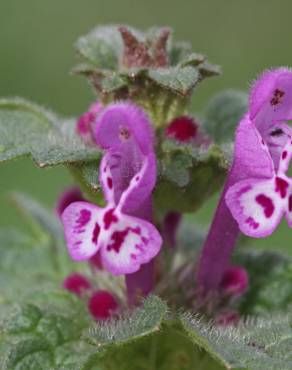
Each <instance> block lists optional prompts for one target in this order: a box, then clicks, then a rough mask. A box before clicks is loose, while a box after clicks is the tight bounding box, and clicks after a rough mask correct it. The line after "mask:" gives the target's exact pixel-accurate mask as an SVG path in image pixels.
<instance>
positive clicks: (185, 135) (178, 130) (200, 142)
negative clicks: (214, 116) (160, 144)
mask: <svg viewBox="0 0 292 370" xmlns="http://www.w3.org/2000/svg"><path fill="white" fill-rule="evenodd" d="M165 135H166V137H168V138H171V139H174V140H177V141H178V142H180V143H190V142H193V143H194V144H195V145H197V146H209V145H210V144H211V139H210V138H209V137H208V136H207V135H206V134H204V133H202V132H201V130H200V127H199V124H198V122H197V121H196V120H195V119H194V118H192V117H188V116H181V117H177V118H175V119H174V120H173V121H171V122H170V124H169V125H168V127H167V128H166V130H165Z"/></svg>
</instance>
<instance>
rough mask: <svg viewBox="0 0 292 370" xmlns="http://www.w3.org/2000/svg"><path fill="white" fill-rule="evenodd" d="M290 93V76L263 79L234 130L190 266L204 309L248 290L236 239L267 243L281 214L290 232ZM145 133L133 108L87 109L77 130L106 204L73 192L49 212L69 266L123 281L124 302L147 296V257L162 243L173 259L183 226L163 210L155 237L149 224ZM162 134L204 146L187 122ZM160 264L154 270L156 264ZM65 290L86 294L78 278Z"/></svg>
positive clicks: (143, 120) (151, 181) (150, 171)
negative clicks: (92, 149)
mask: <svg viewBox="0 0 292 370" xmlns="http://www.w3.org/2000/svg"><path fill="white" fill-rule="evenodd" d="M291 94H292V72H291V71H290V70H288V69H285V68H281V69H278V70H273V71H268V72H266V73H264V74H263V76H261V77H260V78H259V80H257V81H256V82H255V84H254V85H253V87H252V90H251V94H250V101H249V108H248V111H247V112H246V114H245V115H244V117H243V118H242V119H241V121H240V122H239V125H238V128H237V131H236V137H235V147H234V158H233V163H232V166H231V168H230V171H229V174H228V177H227V180H226V183H225V188H224V191H223V194H222V196H221V199H220V201H219V205H218V208H217V211H216V213H215V216H214V220H213V223H212V225H211V227H210V231H209V234H208V236H207V239H206V242H205V244H204V246H203V248H202V252H201V255H200V258H199V261H198V262H197V265H196V273H197V280H196V281H195V280H193V285H194V286H195V285H196V289H194V291H196V292H199V293H195V294H197V297H196V298H197V300H198V302H200V301H201V302H204V299H203V300H200V295H201V296H202V297H204V296H205V297H209V298H207V300H209V302H210V297H217V298H215V299H217V301H218V292H219V294H221V296H222V297H223V298H222V299H221V300H220V299H219V301H218V302H219V304H217V303H215V305H216V304H217V306H218V307H219V306H220V305H221V302H222V300H223V299H227V300H229V299H231V300H234V299H235V298H236V297H239V296H241V295H242V294H243V293H244V292H245V291H246V290H247V289H248V283H249V282H248V280H249V279H248V275H247V272H246V270H245V269H244V268H243V267H241V266H234V265H232V264H231V262H230V256H231V253H232V251H233V248H234V246H235V243H236V240H237V237H238V234H239V232H240V231H241V232H243V233H244V234H246V235H248V236H251V237H264V236H267V235H270V234H271V233H272V232H273V231H274V230H275V228H276V227H277V225H278V223H279V222H280V220H281V218H282V216H283V215H284V214H285V216H286V218H287V221H288V224H289V225H290V226H291V225H292V191H291V189H292V180H291V179H290V178H289V177H288V176H287V170H288V167H289V163H290V159H291V156H292V130H291V129H290V127H289V125H288V124H287V123H286V121H288V120H290V119H291V118H292V104H290V96H291ZM153 127H154V125H153V124H152V123H151V122H150V120H149V118H148V116H147V115H146V113H145V112H144V111H143V110H142V109H141V108H140V107H138V106H137V105H134V104H133V103H130V102H127V101H125V102H117V103H111V104H109V105H107V106H104V107H102V106H101V104H99V103H98V102H97V103H95V104H94V105H93V106H91V107H90V109H89V112H87V113H85V114H84V115H82V116H81V117H80V119H79V120H78V122H77V128H76V130H77V132H78V133H79V134H80V135H81V136H82V138H83V139H84V141H85V142H86V143H89V144H91V145H92V144H93V143H94V145H97V146H99V147H100V148H102V150H103V156H102V160H101V162H100V168H99V181H100V184H101V187H102V190H103V194H104V199H105V202H106V204H105V206H104V207H103V208H102V207H100V206H98V205H97V204H92V203H89V202H87V201H86V200H85V199H84V198H83V195H82V194H81V192H80V191H79V190H78V189H76V188H74V189H71V190H70V191H69V192H67V193H66V194H65V195H64V196H62V197H61V199H60V201H59V204H58V207H57V212H58V214H59V215H61V216H60V217H61V219H62V222H63V225H64V231H65V238H66V242H67V246H68V251H69V254H70V256H71V258H72V259H73V260H74V261H85V260H86V261H89V262H90V263H91V264H93V265H95V266H96V267H97V268H104V269H105V270H107V271H108V272H110V273H111V274H113V275H124V276H125V279H126V286H127V290H128V302H129V303H130V304H133V303H136V302H137V297H138V296H139V295H146V294H148V293H149V292H150V291H151V290H152V289H153V288H154V280H155V271H156V273H157V266H156V268H155V263H154V259H155V257H156V256H158V254H159V252H160V249H161V246H162V242H164V244H165V245H166V246H169V247H171V248H170V249H171V250H172V251H174V247H175V246H176V244H177V241H176V231H177V229H178V226H179V224H180V222H181V214H180V213H178V212H177V211H175V210H173V211H170V210H169V212H165V213H164V214H163V217H162V219H161V220H160V221H161V223H160V226H159V231H158V229H157V228H156V226H154V221H153V215H152V193H153V190H154V187H155V184H156V178H157V163H156V162H157V161H156V153H155V148H154V145H155V136H154V131H153ZM164 135H165V138H166V139H170V140H175V141H176V142H178V143H179V145H186V144H187V145H195V146H199V147H207V148H208V147H209V146H210V145H211V144H212V142H211V140H210V139H209V138H208V137H207V136H206V135H205V134H203V133H202V132H201V130H200V128H199V125H198V123H197V122H196V121H195V120H194V119H192V118H191V117H188V116H181V117H177V118H175V119H173V120H172V121H171V122H170V123H169V124H168V125H167V126H166V129H165V131H164ZM160 233H161V234H160ZM156 264H157V263H156ZM159 265H160V269H158V270H159V271H162V270H163V269H161V261H160V263H159ZM73 280H74V279H73ZM73 280H72V281H73ZM77 280H78V279H77ZM74 281H75V280H74ZM66 284H67V285H66V288H67V289H69V290H73V291H75V293H76V294H78V295H81V294H82V291H83V290H84V289H89V286H88V284H87V282H86V281H83V280H82V279H81V280H80V278H79V280H78V284H77V285H78V287H76V286H75V285H76V284H75V283H74V284H75V285H74V284H73V285H74V287H73V288H72V287H71V285H70V284H69V283H66ZM210 292H211V293H212V292H216V294H215V295H212V294H211V295H210V294H209V293H210ZM100 297H104V295H101V296H100ZM202 297H201V298H202ZM230 297H231V298H230ZM96 300H97V298H95V299H93V301H94V302H95V301H96ZM105 302H109V300H108V299H107V298H106V299H105ZM205 302H206V300H205ZM214 302H215V301H214ZM214 302H213V303H214ZM203 304H204V303H203ZM89 306H90V305H89ZM91 306H92V305H91ZM91 306H90V307H91ZM113 306H114V304H113ZM218 312H219V316H218V317H217V319H218V322H219V323H222V322H223V323H225V322H229V321H232V320H235V318H236V317H237V313H236V311H232V310H231V311H230V310H228V309H227V311H226V312H225V311H224V310H223V311H220V309H219V311H218ZM231 313H232V314H231ZM221 314H222V315H221ZM220 315H221V316H220ZM235 321H236V320H235Z"/></svg>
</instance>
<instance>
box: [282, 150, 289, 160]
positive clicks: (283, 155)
mask: <svg viewBox="0 0 292 370" xmlns="http://www.w3.org/2000/svg"><path fill="white" fill-rule="evenodd" d="M287 154H288V153H287V151H286V150H284V152H283V153H282V159H286V158H287Z"/></svg>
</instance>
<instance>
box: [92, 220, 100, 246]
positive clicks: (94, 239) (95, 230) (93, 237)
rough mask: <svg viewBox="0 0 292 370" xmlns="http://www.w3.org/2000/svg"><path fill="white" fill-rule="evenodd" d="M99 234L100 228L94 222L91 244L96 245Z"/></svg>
mask: <svg viewBox="0 0 292 370" xmlns="http://www.w3.org/2000/svg"><path fill="white" fill-rule="evenodd" d="M99 233H100V226H99V224H98V223H97V222H96V223H95V226H94V230H93V234H92V243H94V244H97V239H98V236H99Z"/></svg>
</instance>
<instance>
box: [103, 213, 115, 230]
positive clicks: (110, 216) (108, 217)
mask: <svg viewBox="0 0 292 370" xmlns="http://www.w3.org/2000/svg"><path fill="white" fill-rule="evenodd" d="M114 211H115V209H114V208H112V209H109V210H108V211H107V212H106V213H105V215H104V216H103V221H104V227H105V229H106V230H107V229H108V228H109V227H110V226H111V224H112V223H113V222H118V218H117V216H116V215H115V214H114Z"/></svg>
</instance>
